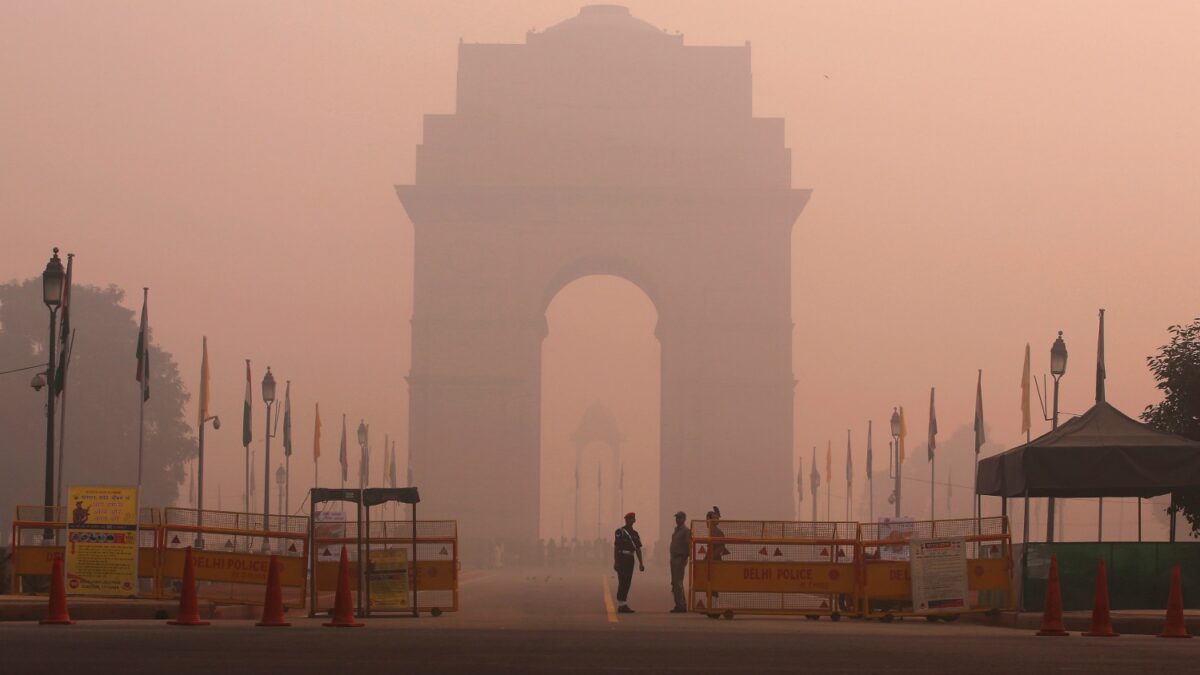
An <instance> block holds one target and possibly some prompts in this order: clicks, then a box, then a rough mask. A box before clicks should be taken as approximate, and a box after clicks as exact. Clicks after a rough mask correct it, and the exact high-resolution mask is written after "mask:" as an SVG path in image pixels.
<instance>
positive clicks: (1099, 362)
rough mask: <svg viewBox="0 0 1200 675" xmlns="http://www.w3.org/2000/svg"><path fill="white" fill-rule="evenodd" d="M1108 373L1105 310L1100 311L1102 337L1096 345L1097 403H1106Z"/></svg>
mask: <svg viewBox="0 0 1200 675" xmlns="http://www.w3.org/2000/svg"><path fill="white" fill-rule="evenodd" d="M1107 377H1108V373H1107V372H1105V370H1104V310H1100V337H1099V339H1098V340H1097V343H1096V403H1103V402H1104V380H1105V379H1106V378H1107Z"/></svg>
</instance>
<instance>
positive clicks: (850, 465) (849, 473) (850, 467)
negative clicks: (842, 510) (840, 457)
mask: <svg viewBox="0 0 1200 675" xmlns="http://www.w3.org/2000/svg"><path fill="white" fill-rule="evenodd" d="M853 484H854V460H852V459H851V458H850V430H849V429H847V430H846V487H850V486H851V485H853Z"/></svg>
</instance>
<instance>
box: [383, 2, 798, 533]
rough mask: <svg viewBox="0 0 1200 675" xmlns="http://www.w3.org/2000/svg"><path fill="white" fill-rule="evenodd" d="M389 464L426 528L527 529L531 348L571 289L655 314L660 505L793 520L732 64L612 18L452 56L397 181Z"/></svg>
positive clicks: (729, 55)
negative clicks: (395, 426) (406, 467)
mask: <svg viewBox="0 0 1200 675" xmlns="http://www.w3.org/2000/svg"><path fill="white" fill-rule="evenodd" d="M396 190H397V194H398V195H399V197H400V199H401V201H402V202H403V204H404V208H405V209H406V211H407V212H408V215H409V217H410V219H411V220H412V223H413V226H414V230H415V245H416V252H415V281H414V294H415V298H414V311H413V319H412V339H413V344H412V371H411V374H410V375H409V378H408V381H409V387H410V407H409V448H410V453H411V456H412V462H413V466H414V471H415V473H416V475H417V476H420V477H421V488H422V497H423V499H424V500H425V502H424V503H423V506H426V505H427V509H423V511H424V513H427V514H430V515H431V516H435V515H436V516H441V517H457V518H458V519H459V520H460V521H461V522H462V530H463V534H464V538H465V539H469V538H478V539H480V540H488V539H500V540H508V541H513V542H514V543H519V542H521V541H526V542H527V541H530V540H532V539H536V537H537V531H538V524H537V520H538V513H539V508H538V498H539V482H538V470H539V453H540V448H539V444H540V436H539V429H540V396H541V392H540V383H541V376H540V368H541V343H542V339H543V337H544V336H545V333H546V321H545V310H546V306H547V304H548V303H549V301H550V299H551V298H553V297H554V295H555V293H556V292H557V291H558V289H560V288H562V287H563V286H565V285H566V284H567V283H570V282H571V281H572V280H574V279H576V278H579V277H581V276H584V275H588V274H597V273H602V274H613V275H616V276H620V277H623V278H625V279H628V280H629V281H631V282H633V283H634V284H636V285H637V286H639V287H640V288H641V289H642V290H644V291H645V292H646V294H647V295H648V296H649V297H650V299H651V300H652V301H653V303H654V304H655V306H656V308H657V309H658V314H659V320H658V327H657V331H656V333H657V336H658V339H659V341H660V344H661V349H662V351H661V354H662V357H661V368H662V371H661V382H662V385H661V386H662V389H661V397H662V401H661V425H660V429H661V440H660V451H661V456H662V479H661V481H662V482H661V489H660V495H661V504H660V508H659V512H660V513H659V517H660V518H662V519H663V520H662V522H667V521H668V520H669V514H670V513H673V512H674V511H675V510H678V509H680V508H682V509H684V510H688V511H690V512H702V511H703V509H704V508H707V506H709V505H711V504H712V503H720V504H721V505H722V508H723V510H725V511H726V512H727V513H729V514H731V515H732V517H734V518H737V517H739V516H745V517H752V518H772V517H779V518H786V517H788V515H789V514H790V513H791V504H792V485H791V473H792V416H793V412H792V410H793V388H794V385H795V381H794V379H793V374H792V356H791V350H792V320H791V230H792V226H793V223H794V222H795V220H796V218H797V216H799V214H800V212H801V211H802V210H803V208H804V205H805V203H806V201H807V200H808V196H809V192H808V191H807V190H797V189H793V188H792V187H791V154H790V151H789V150H788V148H786V147H785V146H784V145H783V121H782V120H780V119H768V118H756V117H754V116H753V115H752V113H751V71H750V46H749V44H746V45H743V46H735V47H707V46H700V47H697V46H686V45H684V44H683V37H682V36H680V35H670V34H667V33H664V32H663V31H661V30H659V29H657V28H655V27H653V26H651V25H650V24H647V23H645V22H643V21H640V20H638V19H636V18H634V17H632V16H631V15H630V14H629V12H628V10H625V9H624V8H622V7H615V6H610V5H597V6H589V7H584V8H583V9H582V10H581V11H580V13H579V15H578V16H577V17H573V18H571V19H568V20H566V21H564V22H562V23H560V24H558V25H556V26H554V27H551V28H549V29H546V30H545V31H542V32H530V33H528V34H527V35H526V42H525V44H519V45H494V44H467V43H464V44H460V46H459V71H458V100H457V105H456V111H455V112H454V113H453V114H445V115H428V116H427V117H426V119H425V137H424V142H423V143H422V144H421V145H420V146H419V148H418V153H417V172H416V181H415V183H414V184H413V185H403V186H398V187H397V188H396Z"/></svg>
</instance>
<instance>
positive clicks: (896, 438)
mask: <svg viewBox="0 0 1200 675" xmlns="http://www.w3.org/2000/svg"><path fill="white" fill-rule="evenodd" d="M891 424H892V445H893V447H894V450H895V453H896V455H895V457H896V487H895V493H896V494H895V497H896V517H897V518H899V517H900V411H899V410H898V409H896V408H892V420H891Z"/></svg>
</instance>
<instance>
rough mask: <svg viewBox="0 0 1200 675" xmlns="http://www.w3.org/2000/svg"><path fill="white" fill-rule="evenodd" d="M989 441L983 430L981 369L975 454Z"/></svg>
mask: <svg viewBox="0 0 1200 675" xmlns="http://www.w3.org/2000/svg"><path fill="white" fill-rule="evenodd" d="M986 442H987V438H985V437H984V431H983V370H980V371H979V379H978V380H977V381H976V382H975V454H976V455H978V454H979V449H980V448H982V447H983V444H984V443H986Z"/></svg>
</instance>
